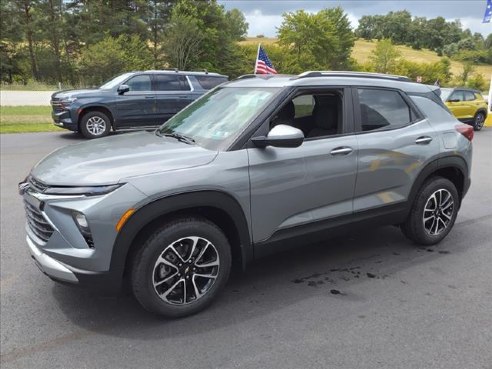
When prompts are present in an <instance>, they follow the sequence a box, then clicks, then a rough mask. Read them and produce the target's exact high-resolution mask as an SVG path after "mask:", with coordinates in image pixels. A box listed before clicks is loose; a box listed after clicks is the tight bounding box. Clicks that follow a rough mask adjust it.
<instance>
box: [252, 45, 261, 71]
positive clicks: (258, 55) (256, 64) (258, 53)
mask: <svg viewBox="0 0 492 369" xmlns="http://www.w3.org/2000/svg"><path fill="white" fill-rule="evenodd" d="M260 46H261V42H260V43H259V44H258V51H257V52H256V60H255V71H254V73H253V74H256V67H257V66H258V58H259V57H260Z"/></svg>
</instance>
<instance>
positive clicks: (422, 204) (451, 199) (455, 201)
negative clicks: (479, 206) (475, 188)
mask: <svg viewBox="0 0 492 369" xmlns="http://www.w3.org/2000/svg"><path fill="white" fill-rule="evenodd" d="M459 205H460V198H459V195H458V191H457V190H456V187H455V185H454V184H453V183H452V182H451V181H449V180H448V179H446V178H442V177H432V178H431V179H429V180H428V181H427V182H425V183H424V185H423V186H422V188H421V189H420V191H419V192H418V193H417V196H416V197H415V200H414V203H413V205H412V209H411V210H410V214H409V216H408V218H407V220H406V221H405V223H403V224H402V231H403V234H404V235H405V236H406V237H407V238H409V239H410V240H412V241H414V242H415V243H417V244H420V245H434V244H436V243H439V242H441V241H442V240H443V239H444V237H446V236H447V235H448V233H449V232H450V231H451V228H453V225H454V222H455V220H456V216H457V214H458V209H459Z"/></svg>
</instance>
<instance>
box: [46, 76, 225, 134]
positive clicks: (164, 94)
mask: <svg viewBox="0 0 492 369" xmlns="http://www.w3.org/2000/svg"><path fill="white" fill-rule="evenodd" d="M227 79H228V78H227V76H223V75H220V74H217V73H208V72H185V71H174V70H172V71H170V70H162V71H160V70H155V71H146V72H130V73H125V74H122V75H120V76H118V77H115V78H113V79H112V80H111V81H109V82H107V83H105V84H104V85H102V86H101V87H99V88H96V89H86V90H66V91H59V92H56V93H54V94H53V95H52V96H51V106H52V108H53V110H52V117H53V120H54V123H55V125H57V126H58V127H62V128H66V129H69V130H71V131H75V132H80V133H82V134H83V135H84V136H85V137H87V138H99V137H104V136H106V135H107V134H108V133H109V132H110V131H111V129H112V130H114V131H121V130H135V129H146V128H149V127H155V126H157V125H160V124H162V123H164V122H165V121H167V120H168V119H169V118H171V117H172V116H173V115H174V114H176V113H177V112H178V111H180V110H181V109H183V108H184V107H185V106H186V105H188V104H189V103H191V102H192V101H194V100H196V99H197V98H198V97H200V96H201V95H203V94H204V93H205V92H207V91H208V90H210V89H212V88H214V87H215V86H218V85H220V84H221V83H224V82H226V81H227Z"/></svg>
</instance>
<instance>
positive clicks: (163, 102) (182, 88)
mask: <svg viewBox="0 0 492 369" xmlns="http://www.w3.org/2000/svg"><path fill="white" fill-rule="evenodd" d="M153 78H154V90H155V96H156V101H157V104H156V106H157V114H158V122H157V123H158V124H162V123H164V122H165V121H166V120H168V119H169V118H171V117H172V116H173V115H174V114H176V113H177V112H178V111H180V110H181V109H183V108H184V107H185V106H187V105H188V104H190V103H191V102H192V101H193V100H194V95H193V90H192V87H191V85H190V83H189V81H188V78H186V76H185V75H182V74H177V73H162V74H154V75H153Z"/></svg>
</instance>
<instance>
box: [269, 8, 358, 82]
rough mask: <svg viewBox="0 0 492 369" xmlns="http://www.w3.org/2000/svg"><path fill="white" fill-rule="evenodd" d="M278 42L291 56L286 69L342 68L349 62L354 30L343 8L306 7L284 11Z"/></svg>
mask: <svg viewBox="0 0 492 369" xmlns="http://www.w3.org/2000/svg"><path fill="white" fill-rule="evenodd" d="M278 38H279V44H280V45H281V46H282V48H283V49H284V50H285V51H286V52H285V54H286V55H288V54H291V55H289V56H288V59H289V60H288V63H287V66H288V70H286V71H284V72H287V73H298V72H299V71H304V70H309V69H342V68H346V67H347V66H348V65H349V64H350V60H349V58H350V53H351V51H352V47H353V45H354V34H353V32H352V30H351V28H350V23H349V21H348V18H347V16H346V14H345V13H344V12H343V10H342V9H341V8H340V7H338V8H333V9H324V10H321V11H319V12H318V13H315V14H310V13H307V12H305V11H304V10H299V11H296V12H292V13H285V14H283V21H282V24H281V25H280V28H279V29H278Z"/></svg>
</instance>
